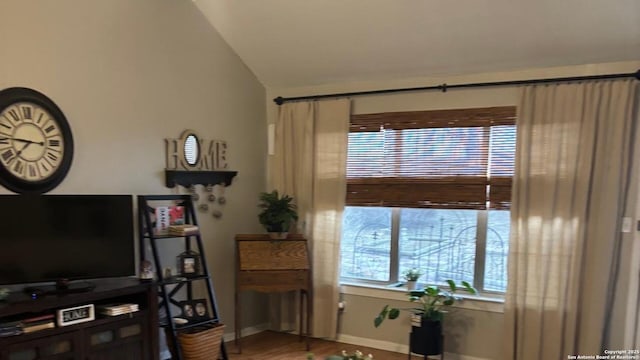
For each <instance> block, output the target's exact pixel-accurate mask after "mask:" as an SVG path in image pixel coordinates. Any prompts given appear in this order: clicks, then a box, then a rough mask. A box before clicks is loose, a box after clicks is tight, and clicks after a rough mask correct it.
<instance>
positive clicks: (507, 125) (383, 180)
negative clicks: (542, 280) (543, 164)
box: [341, 107, 516, 292]
mask: <svg viewBox="0 0 640 360" xmlns="http://www.w3.org/2000/svg"><path fill="white" fill-rule="evenodd" d="M515 135H516V134H515V108H514V107H497V108H495V107H494V108H480V109H462V110H438V111H421V112H403V113H383V114H366V115H354V116H352V119H351V127H350V133H349V149H348V159H347V199H346V204H347V206H346V208H345V212H344V218H343V231H342V243H341V277H342V279H344V280H351V281H361V282H375V283H381V284H392V283H397V282H399V281H401V280H402V279H401V276H400V274H402V272H403V271H404V270H407V269H410V268H414V267H415V268H419V269H421V270H422V271H423V273H424V275H423V276H422V277H421V279H420V280H421V281H422V282H425V283H442V282H444V280H446V279H454V280H457V281H460V280H465V281H468V282H470V283H472V284H474V286H475V287H476V288H477V289H479V290H481V291H489V292H491V291H493V292H504V291H505V290H506V269H507V253H508V240H509V224H510V218H509V217H510V216H509V215H510V214H509V207H510V197H511V178H512V176H513V166H514V156H515Z"/></svg>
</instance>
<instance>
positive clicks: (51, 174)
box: [0, 88, 73, 193]
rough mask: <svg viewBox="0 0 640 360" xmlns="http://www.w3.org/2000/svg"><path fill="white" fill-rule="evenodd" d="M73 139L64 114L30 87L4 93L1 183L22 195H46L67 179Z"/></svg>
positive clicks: (1, 99)
mask: <svg viewBox="0 0 640 360" xmlns="http://www.w3.org/2000/svg"><path fill="white" fill-rule="evenodd" d="M72 157H73V137H72V135H71V129H70V127H69V124H68V122H67V119H66V118H65V116H64V114H63V113H62V111H61V110H60V109H59V108H58V107H57V106H56V105H55V103H53V101H51V100H50V99H49V98H48V97H46V96H45V95H43V94H41V93H39V92H37V91H35V90H32V89H27V88H9V89H5V90H2V91H0V183H1V184H2V185H4V186H5V187H7V188H8V189H9V190H12V191H15V192H18V193H43V192H47V191H49V190H51V189H53V188H54V187H56V186H57V185H58V184H59V183H60V182H61V181H62V179H64V177H65V176H66V174H67V172H68V171H69V167H70V166H71V159H72Z"/></svg>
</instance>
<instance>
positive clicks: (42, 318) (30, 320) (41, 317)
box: [20, 314, 55, 325]
mask: <svg viewBox="0 0 640 360" xmlns="http://www.w3.org/2000/svg"><path fill="white" fill-rule="evenodd" d="M46 320H49V321H53V320H55V315H54V314H45V315H39V316H34V317H30V318H26V319H22V320H20V322H21V323H22V324H23V325H25V324H31V323H36V322H42V321H46Z"/></svg>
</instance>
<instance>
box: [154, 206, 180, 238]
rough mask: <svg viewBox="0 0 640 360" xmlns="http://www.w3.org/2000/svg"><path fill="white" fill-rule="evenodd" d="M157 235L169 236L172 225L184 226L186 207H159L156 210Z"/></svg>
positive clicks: (155, 229)
mask: <svg viewBox="0 0 640 360" xmlns="http://www.w3.org/2000/svg"><path fill="white" fill-rule="evenodd" d="M154 215H155V221H154V222H155V227H154V229H153V233H154V234H155V235H168V234H169V228H170V226H171V225H183V224H184V221H185V216H184V206H182V205H171V206H158V207H156V208H155V212H154Z"/></svg>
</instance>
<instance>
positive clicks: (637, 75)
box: [636, 69, 640, 80]
mask: <svg viewBox="0 0 640 360" xmlns="http://www.w3.org/2000/svg"><path fill="white" fill-rule="evenodd" d="M636 80H640V69H638V71H636Z"/></svg>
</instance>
